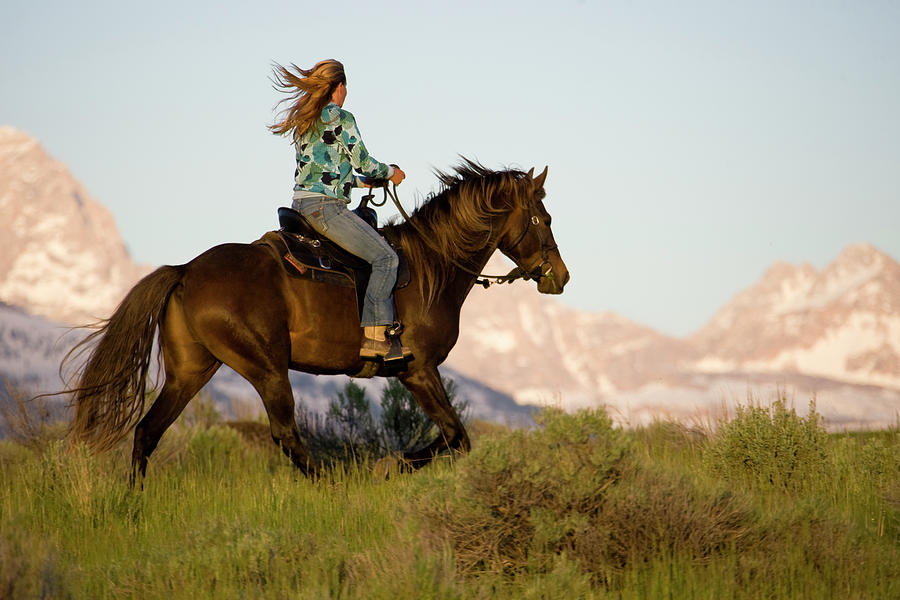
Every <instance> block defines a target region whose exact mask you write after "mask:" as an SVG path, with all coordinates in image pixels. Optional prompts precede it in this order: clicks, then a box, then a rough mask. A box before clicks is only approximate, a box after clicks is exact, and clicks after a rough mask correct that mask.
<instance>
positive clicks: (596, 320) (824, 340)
mask: <svg viewBox="0 0 900 600" xmlns="http://www.w3.org/2000/svg"><path fill="white" fill-rule="evenodd" d="M505 267H506V266H505V265H504V264H500V263H494V264H492V265H490V266H489V268H488V269H493V271H494V272H503V270H504V268H505ZM533 287H534V286H533V285H527V284H521V283H519V284H514V285H513V286H494V287H492V288H490V289H489V290H486V291H485V290H481V289H475V290H473V292H472V296H470V300H468V301H467V303H466V305H465V306H464V307H463V321H462V324H461V334H460V340H459V343H458V344H457V346H456V348H454V350H453V352H452V353H451V355H450V357H449V359H448V365H450V366H452V367H454V368H456V369H459V370H460V371H462V372H463V373H466V374H469V375H472V376H474V377H477V378H479V379H481V380H483V381H492V382H497V383H496V384H495V385H496V386H497V388H498V389H500V390H501V391H504V392H506V393H509V394H511V395H512V396H513V397H514V398H515V399H516V400H517V401H520V402H522V401H529V402H534V403H537V404H555V405H561V406H563V407H565V408H575V407H580V406H590V405H598V404H606V405H607V407H608V408H610V409H612V410H613V412H615V413H617V414H618V416H619V417H620V419H621V420H622V421H628V422H643V421H646V420H648V419H652V418H655V417H659V416H674V417H684V418H689V417H692V416H696V415H698V414H710V413H711V412H712V413H715V412H719V411H721V409H722V407H723V405H725V404H733V403H734V402H746V401H747V396H748V395H751V396H753V397H754V398H755V399H756V400H760V401H767V400H769V399H770V398H769V397H770V396H773V397H774V396H775V394H776V393H785V394H787V395H789V396H792V397H793V398H794V400H795V401H796V402H797V404H798V409H801V410H802V409H803V407H804V406H805V404H806V402H808V400H809V399H811V398H813V397H815V398H816V400H817V407H818V408H817V410H819V412H820V413H822V414H823V415H824V416H825V417H826V419H827V420H828V421H829V422H830V423H831V424H832V425H834V426H840V425H845V426H867V425H868V426H875V425H881V426H885V425H893V424H895V423H896V420H897V418H898V416H897V415H898V412H900V265H898V263H897V262H896V261H895V260H893V259H892V258H891V257H890V256H888V255H886V254H884V253H883V252H881V251H879V250H878V249H876V248H874V247H873V246H871V245H868V244H859V245H854V246H850V247H848V248H846V249H845V250H844V251H843V252H842V253H841V254H840V255H839V256H838V257H837V259H836V260H835V261H834V262H833V263H832V264H831V265H829V266H828V267H826V268H825V269H823V270H822V271H821V272H819V271H817V270H816V269H814V268H813V267H812V266H810V265H800V266H795V265H790V264H786V263H778V264H776V265H774V266H773V267H772V268H770V269H769V271H768V272H767V273H766V274H765V276H764V277H763V279H762V280H761V281H760V282H759V283H757V284H756V285H753V286H751V287H749V288H748V289H746V290H744V291H743V292H741V293H739V294H738V295H737V296H736V297H735V298H734V299H733V300H732V301H731V302H729V303H728V304H726V305H725V306H724V307H723V308H722V309H721V310H720V311H719V312H718V313H717V314H716V315H715V316H714V317H713V319H712V320H711V321H710V322H709V324H708V325H706V326H705V327H704V328H702V329H701V330H700V331H699V332H697V333H696V334H694V335H692V336H690V337H688V338H686V339H676V338H671V337H668V336H665V335H662V334H660V333H657V332H655V331H653V330H652V329H649V328H647V327H643V326H641V325H638V324H635V323H632V322H630V321H628V320H627V319H624V318H623V317H620V316H618V315H615V314H610V313H586V312H580V311H575V310H572V309H569V308H566V307H564V306H562V305H560V304H559V303H558V302H557V301H556V300H554V299H553V298H550V297H547V296H540V295H538V294H537V293H536V292H535V290H534V289H533Z"/></svg>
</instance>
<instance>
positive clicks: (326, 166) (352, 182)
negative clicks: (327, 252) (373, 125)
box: [294, 102, 394, 202]
mask: <svg viewBox="0 0 900 600" xmlns="http://www.w3.org/2000/svg"><path fill="white" fill-rule="evenodd" d="M294 147H295V148H296V150H297V170H296V171H295V172H294V181H295V182H296V183H295V185H294V192H313V193H317V194H325V195H326V196H330V197H332V198H337V199H339V200H344V201H345V202H350V190H351V189H352V188H354V187H365V184H364V183H363V182H362V179H361V178H360V177H358V176H356V175H354V174H353V171H354V170H355V171H358V172H359V173H361V174H362V175H365V176H366V177H376V178H379V179H386V178H390V177H391V176H392V175H393V174H394V169H393V168H392V167H391V166H390V165H386V164H384V163H380V162H378V161H377V160H375V159H374V158H372V157H371V156H370V155H369V152H368V151H367V150H366V145H365V144H363V141H362V137H361V136H360V134H359V128H357V126H356V119H354V118H353V114H351V113H350V111H346V110H344V109H342V108H340V107H339V106H338V105H337V104H334V103H333V102H332V103H330V104H328V105H327V106H326V107H325V108H323V109H322V119H321V121H320V122H319V123H316V124H313V125H312V126H311V127H310V128H309V129H308V130H307V131H306V133H304V134H303V135H302V136H301V137H299V138H298V139H297V140H296V141H295V142H294Z"/></svg>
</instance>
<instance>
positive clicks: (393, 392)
mask: <svg viewBox="0 0 900 600" xmlns="http://www.w3.org/2000/svg"><path fill="white" fill-rule="evenodd" d="M441 382H442V383H443V385H444V391H445V392H446V394H447V398H448V399H449V400H450V404H451V405H452V406H453V408H454V409H455V410H456V412H457V413H458V414H459V415H460V418H461V419H463V421H465V420H466V419H465V415H466V411H467V409H468V403H467V402H466V401H464V400H461V399H460V398H458V397H457V394H456V384H455V383H454V382H453V380H451V379H446V378H444V377H441ZM379 424H380V431H381V438H382V440H383V443H384V450H385V451H387V452H405V451H408V450H413V449H415V448H418V447H421V446H425V445H426V444H429V443H431V441H432V440H433V439H434V438H435V437H436V436H437V427H436V426H435V425H434V423H432V421H431V419H429V418H428V415H426V414H425V411H424V410H422V407H421V406H419V403H418V402H416V399H415V398H413V396H412V394H411V393H410V392H409V390H407V389H406V387H405V386H404V385H403V384H402V383H400V380H399V379H396V378H394V377H392V378H390V379H389V380H388V384H387V385H386V386H385V387H384V389H383V390H382V392H381V418H380V419H379Z"/></svg>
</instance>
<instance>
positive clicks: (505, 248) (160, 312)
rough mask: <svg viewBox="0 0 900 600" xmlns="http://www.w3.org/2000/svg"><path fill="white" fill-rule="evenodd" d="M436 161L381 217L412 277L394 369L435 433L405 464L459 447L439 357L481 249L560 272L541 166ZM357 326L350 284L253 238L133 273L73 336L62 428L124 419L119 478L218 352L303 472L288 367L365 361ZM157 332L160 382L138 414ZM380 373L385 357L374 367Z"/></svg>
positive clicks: (140, 464) (543, 276) (544, 286)
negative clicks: (415, 200) (414, 200)
mask: <svg viewBox="0 0 900 600" xmlns="http://www.w3.org/2000/svg"><path fill="white" fill-rule="evenodd" d="M435 174H436V176H437V177H438V180H439V182H440V184H441V185H440V189H439V190H438V191H437V192H435V193H432V194H431V195H429V197H427V198H426V199H425V200H424V201H423V202H422V203H421V204H420V206H419V207H418V208H417V209H416V210H415V211H414V212H413V214H412V215H411V216H408V215H405V216H407V217H408V220H406V221H400V222H391V223H389V224H387V225H385V226H384V227H383V228H382V233H383V235H384V236H385V237H386V238H387V239H389V240H392V241H393V242H395V244H397V245H399V247H400V248H402V249H403V251H404V252H405V253H406V255H407V258H408V261H409V269H410V284H409V285H407V286H406V287H404V288H401V289H397V290H395V294H394V299H395V304H396V307H397V312H398V315H399V317H400V318H401V319H402V322H403V325H404V333H403V343H404V345H406V346H408V347H409V348H410V350H411V351H412V355H413V358H412V360H411V361H410V362H409V364H408V366H407V370H405V371H404V372H402V373H401V374H399V376H398V378H399V380H400V381H401V382H402V384H403V385H404V386H405V387H406V388H407V389H408V390H409V392H410V393H411V394H412V396H413V397H414V398H415V400H416V402H417V403H418V404H419V405H420V406H421V407H422V409H423V410H424V412H425V413H426V414H427V415H428V417H429V418H430V419H431V420H432V421H433V422H434V424H435V425H436V426H437V427H438V429H439V435H438V436H437V438H436V439H435V440H434V441H433V442H431V443H429V444H426V445H425V446H424V447H422V448H419V449H415V450H412V451H408V452H406V453H404V454H403V455H402V461H403V463H405V464H406V465H408V466H411V467H412V468H413V469H415V468H419V467H421V466H423V465H425V464H427V463H428V462H429V461H431V460H432V459H433V458H434V456H436V455H437V454H439V453H441V452H445V451H453V450H455V451H459V452H467V451H468V450H469V449H470V447H471V443H470V440H469V436H468V433H467V432H466V429H465V427H464V426H463V423H462V421H461V420H460V417H459V415H458V414H457V413H456V411H455V410H454V408H453V406H452V405H451V403H450V401H449V400H448V398H447V395H446V392H445V390H444V386H443V384H442V382H441V377H440V375H439V373H438V365H440V364H441V363H442V362H443V361H444V360H445V359H446V358H447V355H448V354H449V353H450V350H451V349H452V348H453V346H454V344H455V343H456V340H457V337H458V335H459V319H460V311H461V308H462V305H463V301H464V300H465V299H466V296H467V295H468V294H469V292H470V290H471V289H472V288H473V286H474V285H475V283H476V280H478V278H479V273H480V272H481V270H482V269H483V268H484V267H485V265H486V264H487V261H488V259H489V258H490V256H491V255H492V254H493V253H494V252H495V251H496V250H498V249H499V250H500V251H501V252H502V253H503V254H504V255H506V256H507V257H508V258H510V259H511V260H512V261H513V262H514V263H515V264H516V270H517V271H518V272H519V273H520V274H521V276H522V278H527V279H530V280H533V281H535V282H536V283H537V290H538V292H540V293H545V294H560V293H562V291H563V287H564V286H565V284H566V282H567V281H568V280H569V272H568V269H567V267H566V265H565V263H564V262H563V260H562V257H561V256H560V253H559V249H558V247H557V244H556V242H555V241H554V238H553V233H552V231H551V228H550V225H551V217H550V214H549V213H548V212H547V210H546V208H545V207H544V203H543V199H544V197H545V192H544V182H545V180H546V177H547V168H545V169H544V171H543V172H542V173H541V174H540V175H538V176H536V177H535V176H534V169H533V168H532V169H531V170H530V171H528V172H527V173H525V172H523V171H520V170H515V169H504V170H491V169H488V168H486V167H484V166H482V165H480V164H478V163H476V162H473V161H470V160H468V159H465V158H463V159H462V161H461V162H460V164H458V165H457V166H456V167H454V168H453V170H452V171H449V172H442V171H438V170H436V171H435ZM398 206H399V205H398ZM401 208H402V207H401ZM157 330H158V333H157ZM361 331H362V330H361V328H360V324H359V313H358V304H357V296H356V292H355V291H354V290H353V289H351V288H347V287H340V286H337V285H328V284H326V283H322V282H315V281H310V280H306V279H300V278H292V277H290V276H288V274H287V273H286V271H285V269H284V267H283V266H282V264H281V257H280V256H279V255H277V254H276V253H275V252H274V251H273V250H272V249H271V248H269V247H268V246H266V245H264V244H255V243H254V244H239V243H226V244H222V245H219V246H215V247H213V248H210V249H209V250H207V251H205V252H203V253H202V254H200V255H199V256H197V257H196V258H194V259H193V260H191V261H190V262H188V263H185V264H182V265H177V266H172V265H166V266H161V267H159V268H157V269H156V270H155V271H153V272H151V273H150V274H149V275H147V276H146V277H144V278H143V279H141V280H140V281H139V282H138V283H137V284H136V285H135V286H134V287H133V288H132V289H131V290H130V291H129V292H128V293H127V294H126V296H125V298H124V299H123V300H122V301H121V303H120V304H119V306H118V307H117V308H116V309H115V311H114V312H113V314H112V315H111V316H110V317H109V318H108V319H107V320H105V321H102V322H101V323H99V324H98V326H97V328H96V330H95V331H94V332H93V333H91V334H90V335H89V336H87V337H86V338H85V339H84V341H83V342H82V343H81V344H80V345H79V347H78V348H77V352H76V355H77V356H79V357H81V356H83V355H87V358H86V360H84V361H83V365H82V366H81V368H80V369H78V371H77V372H76V374H75V377H74V379H73V383H72V384H71V385H70V387H69V389H68V390H67V391H68V393H69V394H70V396H71V399H72V400H71V403H72V404H74V407H75V417H74V420H73V423H72V431H73V434H74V437H75V439H77V440H80V441H83V442H84V443H86V444H87V445H88V446H89V447H92V448H94V449H95V450H96V451H103V450H110V449H111V448H112V447H113V446H115V445H116V444H118V443H119V442H121V441H122V440H123V439H124V438H125V437H126V436H127V435H128V434H129V433H130V431H131V430H132V429H134V446H133V451H132V461H131V484H132V485H134V484H135V481H136V480H137V479H138V478H139V479H140V481H141V482H143V481H144V479H145V477H146V471H147V462H148V458H149V457H150V455H151V453H152V452H153V451H154V449H155V448H156V446H157V444H158V442H159V440H160V438H161V437H162V435H163V433H164V432H165V431H166V429H168V427H169V426H170V425H172V423H174V421H175V420H176V418H177V417H178V415H179V414H180V413H181V412H182V411H183V410H184V408H185V407H186V406H187V404H188V402H189V401H190V400H191V398H193V397H194V396H195V395H196V394H197V393H198V392H199V391H200V389H201V388H202V387H203V386H204V385H205V384H206V383H207V382H208V381H209V380H210V378H211V377H212V376H213V374H214V373H215V372H216V370H218V368H219V367H220V366H221V365H222V364H226V365H228V366H229V367H231V368H232V369H234V371H236V372H237V373H238V374H240V375H241V376H243V377H244V378H245V379H247V381H249V382H250V383H251V384H252V385H253V387H254V388H255V390H256V392H257V393H258V394H259V396H260V398H261V399H262V403H263V405H264V407H265V410H266V412H267V414H268V418H269V425H270V432H271V435H272V439H273V441H274V442H275V443H276V444H277V445H279V446H280V447H281V448H282V451H283V452H284V454H285V455H287V457H288V458H289V459H290V460H291V461H292V462H293V464H294V465H295V466H296V467H297V468H298V469H300V470H301V471H302V472H303V473H304V474H305V475H306V476H310V477H314V476H316V474H317V473H318V472H319V471H320V467H319V466H318V465H317V464H316V462H315V461H314V460H313V457H311V456H310V455H309V453H308V452H307V450H306V448H305V446H304V443H303V440H302V439H301V435H300V432H299V429H298V426H297V423H296V420H295V407H294V397H293V393H292V390H291V386H290V382H289V380H288V372H289V370H291V369H293V370H298V371H304V372H307V373H312V374H347V375H354V374H359V373H360V372H362V370H363V368H364V367H365V366H366V365H365V364H364V363H367V362H368V361H363V360H362V359H360V357H359V348H360V343H361ZM155 339H156V344H157V345H158V355H157V361H158V362H159V364H160V365H161V367H162V368H161V370H160V371H158V375H157V376H159V375H161V374H164V381H163V385H162V389H161V390H160V391H159V393H158V394H157V395H156V397H155V399H154V400H153V401H152V404H151V405H150V408H149V409H148V410H147V411H146V413H145V412H144V407H145V400H146V399H147V398H148V394H149V393H152V391H153V386H152V385H148V383H147V377H148V375H149V373H150V372H151V370H152V368H151V367H152V356H153V350H154V340H155ZM388 374H389V373H388V371H387V370H386V369H385V366H384V365H383V364H381V365H379V366H378V368H377V370H376V371H375V373H374V375H375V376H387V375H388Z"/></svg>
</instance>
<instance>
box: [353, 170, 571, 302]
mask: <svg viewBox="0 0 900 600" xmlns="http://www.w3.org/2000/svg"><path fill="white" fill-rule="evenodd" d="M391 185H392V186H393V187H392V188H391V187H389V186H388V184H387V182H385V185H384V186H383V187H384V199H383V200H382V201H381V203H380V204H379V203H376V202H375V195H374V194H373V193H372V187H370V188H369V193H368V194H367V195H366V196H363V202H364V203H365V202H368V201H371V202H372V204H373V205H374V206H384V205H385V204H386V203H387V199H388V198H390V199H391V200H392V201H393V202H394V204H395V205H396V206H397V210H399V211H400V214H401V215H402V216H403V218H404V219H405V220H406V222H407V223H409V224H410V226H411V227H412V228H413V229H414V230H415V231H416V233H418V234H419V237H420V238H421V239H422V241H423V242H425V245H426V246H428V247H429V248H430V249H431V250H432V251H434V252H435V253H436V254H440V249H439V248H437V247H435V246H434V245H433V244H432V242H431V239H430V238H429V237H428V236H427V235H426V234H425V232H423V231H422V230H421V229H419V226H418V225H416V223H415V221H413V220H412V219H411V218H410V216H409V215H408V214H407V212H406V210H405V209H404V208H403V205H402V204H400V198H399V197H398V195H397V184H396V183H393V184H391ZM528 211H529V213H531V212H532V211H531V205H529V206H528ZM538 222H539V221H538V217H537V215H534V214H533V213H532V214H531V216H530V218H529V217H527V216H526V217H525V227H524V228H523V229H522V233H521V234H519V237H518V239H517V240H516V241H515V243H513V244H512V245H511V246H510V247H509V250H512V249H513V248H515V247H516V246H518V245H519V244H520V243H522V240H523V239H525V235H526V234H527V233H528V229H529V227H530V226H531V225H537V224H538ZM538 237H539V238H540V243H541V264H540V265H538V266H536V267H535V268H534V269H532V270H531V271H530V272H527V271H526V270H525V269H523V268H522V267H521V266H519V265H518V261H515V259H513V260H514V261H515V262H516V267H515V268H513V269H512V270H511V271H510V272H509V273H507V274H506V275H488V274H486V273H481V272H479V271H474V270H472V269H470V268H469V267H466V266H465V265H463V264H460V263H459V262H458V261H456V260H455V259H453V258H451V259H450V262H451V263H453V264H454V265H455V266H456V267H457V268H459V269H461V270H463V271H465V272H466V273H469V274H470V275H475V283H477V284H479V285H482V286H484V288H485V289H487V288H488V287H490V286H491V284H493V283H512V282H513V281H515V280H517V279H534V280H538V279H539V278H540V277H553V275H552V272H553V266H552V265H551V264H550V261H549V258H548V254H549V253H550V251H551V250H554V249H556V247H557V246H556V245H554V246H553V247H552V248H546V247H545V246H544V239H543V237H541V236H540V234H539V235H538ZM544 265H548V266H549V268H548V269H547V270H546V271H544V269H543V267H544ZM491 280H493V281H491Z"/></svg>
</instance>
